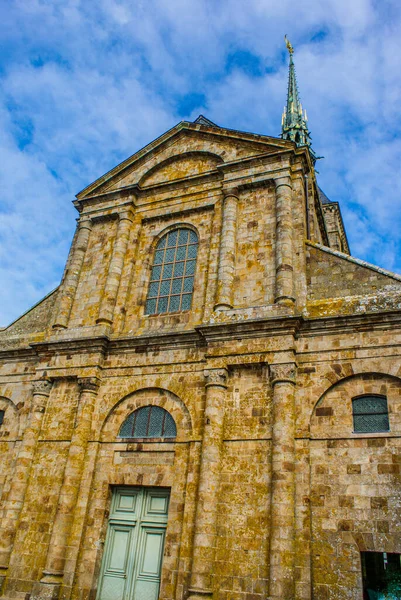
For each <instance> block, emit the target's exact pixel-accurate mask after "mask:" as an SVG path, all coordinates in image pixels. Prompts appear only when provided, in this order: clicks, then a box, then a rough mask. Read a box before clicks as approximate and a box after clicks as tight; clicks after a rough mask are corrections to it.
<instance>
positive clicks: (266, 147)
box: [77, 117, 295, 200]
mask: <svg viewBox="0 0 401 600" xmlns="http://www.w3.org/2000/svg"><path fill="white" fill-rule="evenodd" d="M206 121H208V120H207V119H205V117H203V118H202V120H201V121H200V120H199V118H198V119H197V121H196V122H194V123H189V122H186V121H183V122H181V123H178V124H177V125H176V126H175V127H173V128H172V129H170V130H169V131H167V132H166V133H165V134H163V135H162V136H161V137H159V138H157V139H156V140H154V141H153V142H151V143H150V144H148V145H147V146H145V147H144V148H142V149H141V150H139V152H136V153H135V154H133V155H132V156H130V157H129V158H128V159H127V160H125V161H124V162H122V163H120V164H119V165H117V166H116V167H115V168H114V169H112V170H111V171H109V172H108V173H106V174H105V175H103V176H102V177H100V178H99V179H97V180H96V181H94V182H93V183H92V184H91V185H89V186H87V187H86V188H85V189H84V190H82V192H80V193H79V194H77V198H78V200H83V199H85V198H88V197H93V196H97V195H101V194H104V193H110V192H113V191H117V190H121V189H127V188H130V187H133V186H138V187H139V188H146V187H149V186H152V185H158V184H160V183H165V182H169V181H173V180H178V179H183V178H187V177H193V176H196V175H202V174H205V173H210V172H213V171H214V170H216V169H217V166H218V165H221V164H223V163H226V164H227V163H235V162H236V161H241V160H244V159H247V158H252V157H255V156H259V155H264V154H268V153H277V152H281V151H283V150H291V149H294V148H295V145H294V144H293V143H292V142H288V141H287V140H281V139H278V138H273V137H268V136H263V135H257V134H252V133H244V132H241V131H236V130H233V129H224V128H222V127H219V126H217V125H214V124H211V125H209V124H205V123H206ZM208 123H209V121H208ZM210 123H211V121H210Z"/></svg>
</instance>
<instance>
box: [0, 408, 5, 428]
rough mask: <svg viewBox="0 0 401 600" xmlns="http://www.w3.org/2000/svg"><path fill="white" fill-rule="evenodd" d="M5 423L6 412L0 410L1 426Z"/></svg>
mask: <svg viewBox="0 0 401 600" xmlns="http://www.w3.org/2000/svg"><path fill="white" fill-rule="evenodd" d="M3 421H4V410H0V425H2V423H3Z"/></svg>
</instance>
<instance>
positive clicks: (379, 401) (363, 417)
mask: <svg viewBox="0 0 401 600" xmlns="http://www.w3.org/2000/svg"><path fill="white" fill-rule="evenodd" d="M352 412H353V417H354V432H355V433H375V432H380V431H389V430H390V424H389V420H388V409H387V398H386V397H385V396H361V397H360V398H354V399H353V400H352Z"/></svg>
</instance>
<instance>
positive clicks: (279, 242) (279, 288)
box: [274, 176, 295, 306]
mask: <svg viewBox="0 0 401 600" xmlns="http://www.w3.org/2000/svg"><path fill="white" fill-rule="evenodd" d="M275 185H276V290H275V295H274V302H275V303H277V302H278V303H280V304H284V305H287V306H293V304H294V302H295V298H294V281H293V279H294V267H293V249H292V229H293V224H292V183H291V178H290V177H289V176H286V177H279V178H278V179H275Z"/></svg>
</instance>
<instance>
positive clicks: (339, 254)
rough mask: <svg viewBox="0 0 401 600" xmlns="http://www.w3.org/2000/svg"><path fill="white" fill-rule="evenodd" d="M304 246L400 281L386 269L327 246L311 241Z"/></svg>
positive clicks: (395, 274)
mask: <svg viewBox="0 0 401 600" xmlns="http://www.w3.org/2000/svg"><path fill="white" fill-rule="evenodd" d="M306 244H307V245H308V246H312V248H317V249H318V250H322V251H323V252H326V253H327V254H332V255H333V256H337V258H343V259H344V260H347V261H348V262H350V263H353V264H354V265H359V266H360V267H365V268H366V269H370V270H371V271H375V273H380V275H385V276H386V277H391V279H395V280H396V281H401V275H398V274H397V273H393V272H392V271H388V270H387V269H382V268H381V267H377V266H376V265H372V263H368V262H366V261H365V260H361V259H360V258H355V257H354V256H350V255H349V254H345V253H344V252H340V251H339V250H333V248H328V247H327V246H323V245H322V244H318V243H317V242H312V241H311V240H306Z"/></svg>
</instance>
